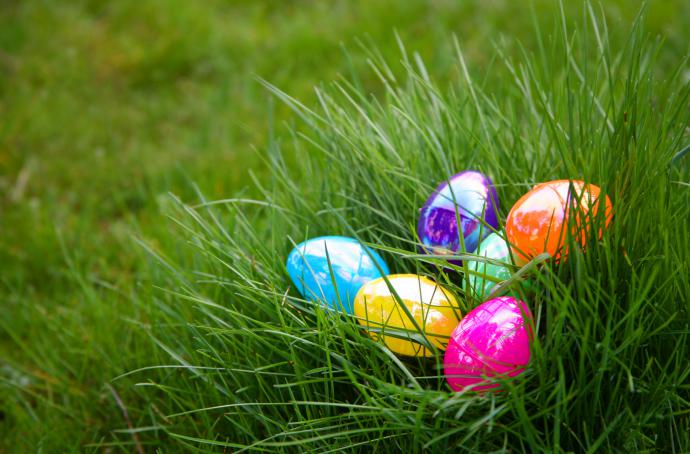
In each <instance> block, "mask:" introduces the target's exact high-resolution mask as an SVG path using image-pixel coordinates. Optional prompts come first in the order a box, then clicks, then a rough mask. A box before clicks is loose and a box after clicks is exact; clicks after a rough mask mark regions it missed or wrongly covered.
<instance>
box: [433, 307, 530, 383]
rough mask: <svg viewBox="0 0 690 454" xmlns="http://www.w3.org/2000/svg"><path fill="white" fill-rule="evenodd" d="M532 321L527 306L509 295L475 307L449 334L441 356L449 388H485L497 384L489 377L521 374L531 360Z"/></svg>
mask: <svg viewBox="0 0 690 454" xmlns="http://www.w3.org/2000/svg"><path fill="white" fill-rule="evenodd" d="M526 319H528V320H526ZM531 324H532V314H531V312H530V311H529V308H528V307H527V305H526V304H525V303H524V302H522V301H519V300H517V299H515V298H513V297H511V296H503V297H499V298H494V299H491V300H489V301H487V302H485V303H483V304H480V305H479V306H477V307H476V308H475V309H474V310H473V311H471V312H470V313H469V314H467V315H466V316H465V318H463V319H462V321H460V324H459V325H458V326H457V327H456V328H455V330H454V331H453V333H452V334H451V335H450V342H449V343H448V348H447V350H446V353H445V357H444V359H443V368H444V370H445V374H446V380H448V384H449V385H450V387H451V388H453V390H454V391H460V390H462V389H463V388H465V387H467V386H470V385H475V386H473V387H472V389H473V390H475V391H485V390H488V389H492V388H496V387H497V386H498V384H497V383H491V381H490V377H495V376H499V375H500V376H509V377H514V376H516V375H519V374H520V373H522V372H523V371H524V369H525V366H526V365H527V364H528V363H529V359H530V339H531V337H532V331H531ZM478 384H479V385H478Z"/></svg>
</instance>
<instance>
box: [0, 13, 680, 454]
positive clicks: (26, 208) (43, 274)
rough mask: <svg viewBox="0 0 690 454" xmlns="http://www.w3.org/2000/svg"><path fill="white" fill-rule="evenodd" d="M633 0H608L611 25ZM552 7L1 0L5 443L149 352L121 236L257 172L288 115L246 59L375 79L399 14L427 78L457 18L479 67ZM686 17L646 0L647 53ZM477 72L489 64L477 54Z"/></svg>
mask: <svg viewBox="0 0 690 454" xmlns="http://www.w3.org/2000/svg"><path fill="white" fill-rule="evenodd" d="M568 3H569V4H568V5H565V6H564V8H565V10H566V16H567V17H568V18H569V19H571V20H573V21H575V22H577V21H579V20H580V18H581V15H582V4H580V3H579V2H568ZM640 5H641V3H640V2H628V1H623V0H616V1H608V2H605V3H604V4H603V5H602V8H603V9H604V10H605V12H606V15H607V17H608V18H609V21H610V28H611V34H612V36H613V38H614V40H615V39H616V36H617V30H618V28H617V24H620V23H625V24H627V23H629V22H630V21H632V20H633V18H634V16H635V14H636V13H637V11H638V8H639V7H640ZM558 8H559V6H558V5H557V4H556V3H554V2H549V1H541V0H534V1H533V2H531V3H526V2H525V3H523V2H511V1H508V0H485V1H463V2H457V1H441V0H439V1H431V2H405V1H395V2H394V1H385V0H369V1H340V2H337V1H335V2H316V1H286V2H271V1H231V2H228V1H213V0H208V1H204V2H184V1H178V0H170V1H163V0H136V1H128V0H124V1H113V2H102V1H96V0H94V1H87V0H81V1H80V0H75V1H69V2H48V1H39V0H26V1H20V0H4V1H2V2H0V265H1V268H0V270H1V274H0V301H1V304H2V306H1V307H0V439H3V440H4V442H0V446H3V443H4V446H5V448H6V449H9V450H12V448H13V447H16V446H17V443H19V441H18V440H23V443H26V446H32V447H34V446H46V447H51V446H52V447H55V446H72V447H74V448H76V447H79V446H82V445H83V444H84V443H96V444H98V443H99V442H101V441H103V440H107V439H108V433H109V431H110V430H112V429H113V428H114V427H121V426H122V425H123V420H122V415H121V413H120V410H119V408H118V406H117V403H116V402H115V401H114V399H113V397H112V396H111V393H110V392H109V390H108V388H107V387H106V383H107V382H108V381H109V380H110V379H111V378H112V377H114V376H116V375H119V374H121V373H123V372H125V371H127V370H130V369H133V368H135V367H139V366H142V365H146V364H148V360H149V359H150V358H149V356H148V355H149V354H150V351H151V350H152V347H151V346H149V344H150V341H149V339H148V338H146V337H145V336H144V335H142V334H140V333H139V332H138V331H137V330H136V329H135V328H133V325H132V324H129V323H126V321H127V320H138V321H141V322H144V323H145V322H146V321H147V319H146V317H150V316H152V314H143V313H139V312H137V310H136V309H135V306H134V305H133V304H132V303H131V301H132V300H133V299H136V298H145V297H146V282H147V273H148V271H147V270H148V268H147V263H146V262H145V260H144V259H143V258H142V253H141V251H140V249H139V247H138V246H137V245H136V244H135V243H134V242H133V241H132V238H133V237H135V236H140V237H144V238H146V239H147V240H148V241H149V242H151V243H153V244H160V246H161V248H162V249H165V248H166V247H168V248H174V244H175V241H176V238H175V237H174V236H173V235H172V234H171V232H170V227H169V225H168V223H167V221H166V219H165V218H164V217H163V216H162V215H161V214H160V210H159V204H160V203H162V202H161V201H162V200H163V199H164V196H165V194H167V193H168V192H173V193H175V194H178V195H180V196H181V198H182V199H183V200H184V199H189V198H191V197H193V188H192V182H193V183H196V184H197V185H198V186H199V187H200V188H201V190H202V191H203V192H204V193H205V194H206V195H207V196H208V197H209V198H223V197H228V196H231V195H233V194H236V193H238V192H244V193H246V191H251V190H250V189H245V186H246V185H247V184H248V183H249V181H250V180H249V178H250V170H251V171H253V172H254V173H255V174H256V175H258V176H259V177H260V178H261V177H262V176H265V173H264V170H263V165H262V163H261V153H262V151H261V150H262V149H263V147H264V145H265V144H266V142H267V138H268V131H269V127H270V125H271V121H269V119H270V118H272V119H273V123H274V124H276V125H278V128H279V127H280V126H279V125H280V124H281V123H282V122H292V121H294V118H293V117H292V116H291V114H290V112H288V109H287V108H286V107H285V106H283V105H281V104H276V103H274V102H272V101H271V97H270V95H269V94H268V93H267V91H266V90H265V89H264V88H263V87H262V86H261V85H260V84H259V83H257V81H256V78H257V77H261V78H263V79H266V80H268V81H270V82H271V83H272V84H274V85H276V86H278V87H279V88H281V89H282V90H284V91H286V92H287V93H290V94H291V95H292V96H294V97H295V98H297V99H300V100H301V101H303V102H304V103H305V104H307V105H309V104H311V103H313V102H314V100H315V96H314V94H313V91H312V87H313V86H315V85H318V84H320V83H322V82H326V81H330V80H333V79H335V78H338V77H339V76H340V75H345V76H347V75H348V74H349V73H350V72H351V71H353V70H356V71H358V72H360V75H361V76H363V77H362V78H361V80H362V83H363V84H364V86H365V87H366V89H367V90H368V91H370V92H373V93H377V92H378V91H379V90H380V89H381V87H380V86H379V83H378V82H377V79H376V77H375V75H374V74H370V73H367V70H366V65H367V54H366V52H365V51H364V49H363V47H362V46H361V45H360V44H359V43H360V42H361V43H363V46H364V47H365V48H368V49H371V48H373V47H376V48H377V49H379V51H380V52H381V53H382V54H383V56H384V58H385V59H387V60H389V61H398V60H399V59H400V57H399V55H400V52H399V48H398V44H397V42H396V34H395V33H396V32H397V33H398V34H399V36H400V38H401V40H402V41H403V42H404V43H405V45H406V47H407V48H408V50H410V51H417V52H419V53H420V54H421V55H422V56H423V57H424V59H425V62H426V63H427V66H428V67H429V69H430V71H433V73H434V76H435V78H436V79H440V80H443V79H444V78H447V77H450V76H451V72H452V71H453V66H452V63H453V62H454V61H453V58H454V55H453V52H451V47H452V39H451V38H452V36H453V34H455V35H457V37H458V39H459V41H460V43H461V45H462V46H463V50H464V52H465V56H466V58H467V59H468V62H469V64H470V65H472V66H473V67H475V68H479V72H481V70H483V69H488V68H490V67H491V60H490V58H491V55H493V52H492V43H493V42H497V41H505V42H507V43H508V48H509V49H510V48H513V49H514V50H515V52H518V51H519V49H518V47H517V45H512V43H514V42H515V41H516V40H520V41H521V42H522V43H523V44H524V46H525V48H526V49H528V50H529V49H530V45H531V44H532V43H533V41H532V40H533V33H532V30H533V24H534V23H535V22H537V23H539V22H545V23H551V22H552V21H553V17H554V14H553V13H554V11H556V10H557V9H558ZM689 21H690V3H688V2H687V1H683V0H670V1H663V2H662V1H652V2H649V5H648V17H647V27H646V29H647V30H648V31H649V32H650V33H651V34H652V35H660V36H663V37H664V38H665V39H666V41H667V44H666V46H665V47H664V54H663V55H662V58H661V62H662V66H661V67H660V68H659V71H660V72H662V73H663V71H664V70H665V67H664V66H663V63H664V62H665V63H667V64H668V67H672V66H674V65H675V64H677V60H678V59H679V58H681V57H682V56H683V55H685V53H686V52H687V50H688V41H689V40H688V38H690V33H688V31H687V24H688V22H689ZM620 36H623V35H622V34H621V35H620ZM621 39H622V38H621ZM511 45H512V47H511ZM344 48H347V53H346V52H345V51H344V50H343V49H344ZM367 76H369V77H368V78H367ZM486 83H497V84H500V83H501V80H500V77H495V78H492V74H491V73H490V71H489V72H488V73H487V74H486ZM293 165H299V163H293ZM153 316H155V314H153ZM128 398H129V399H137V398H138V397H137V396H136V395H134V394H132V395H131V396H126V395H123V399H124V400H126V399H128Z"/></svg>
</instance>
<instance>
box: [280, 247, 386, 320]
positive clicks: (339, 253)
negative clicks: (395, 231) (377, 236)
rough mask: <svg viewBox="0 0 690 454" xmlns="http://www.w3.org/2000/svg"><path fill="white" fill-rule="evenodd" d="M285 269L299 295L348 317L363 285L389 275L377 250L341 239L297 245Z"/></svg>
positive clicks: (289, 256)
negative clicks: (341, 312)
mask: <svg viewBox="0 0 690 454" xmlns="http://www.w3.org/2000/svg"><path fill="white" fill-rule="evenodd" d="M329 259H330V266H329ZM286 268H287V272H288V275H289V276H290V279H291V280H292V282H293V283H294V285H295V287H296V288H297V290H298V291H299V292H300V293H301V294H302V296H304V297H305V298H307V299H309V300H311V301H322V302H326V303H327V304H328V306H329V307H330V308H332V309H336V310H340V309H342V310H343V312H345V313H347V314H352V303H353V301H354V298H355V295H356V294H357V292H358V291H359V289H360V288H361V287H362V286H363V285H364V284H366V283H367V282H369V281H371V280H373V279H378V278H380V277H381V276H382V275H386V274H388V273H389V272H390V271H389V269H388V265H386V263H385V262H384V261H383V259H382V258H381V256H380V255H379V254H378V253H377V252H376V251H374V250H372V249H371V248H366V247H365V246H362V244H361V243H360V242H359V241H357V240H356V239H354V238H348V237H344V236H324V237H319V238H313V239H310V240H307V241H305V242H303V243H300V244H298V245H297V246H296V247H295V248H294V249H293V250H292V251H291V252H290V254H289V255H288V258H287V263H286ZM331 270H332V275H331ZM382 273H383V274H382Z"/></svg>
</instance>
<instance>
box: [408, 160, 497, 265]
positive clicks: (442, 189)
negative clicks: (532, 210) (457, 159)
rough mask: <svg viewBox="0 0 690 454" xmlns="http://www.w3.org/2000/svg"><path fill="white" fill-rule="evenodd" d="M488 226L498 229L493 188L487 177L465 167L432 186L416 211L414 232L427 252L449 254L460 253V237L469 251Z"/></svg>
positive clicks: (486, 230) (473, 248) (472, 249)
mask: <svg viewBox="0 0 690 454" xmlns="http://www.w3.org/2000/svg"><path fill="white" fill-rule="evenodd" d="M458 220H459V221H460V222H459V223H458ZM492 228H493V229H496V228H498V196H497V195H496V189H495V188H494V185H493V183H492V182H491V179H490V178H489V177H488V176H486V175H484V174H483V173H481V172H476V171H473V170H467V171H464V172H460V173H458V174H456V175H454V176H452V177H451V178H450V179H449V180H448V181H445V182H443V183H441V184H440V185H439V186H438V187H437V188H436V190H435V191H434V193H433V194H432V195H431V197H429V199H428V200H427V201H426V203H425V204H424V206H423V207H422V209H421V211H420V217H419V223H418V224H417V234H418V236H419V240H420V241H421V243H422V245H423V248H424V250H425V251H426V252H427V253H431V254H436V255H440V254H444V255H452V254H455V253H458V252H463V249H462V244H461V241H460V236H462V238H463V242H464V246H465V248H464V251H467V252H472V251H474V250H475V249H476V247H477V244H478V243H479V242H480V241H481V239H482V238H484V237H486V236H487V235H489V234H490V233H491V232H492Z"/></svg>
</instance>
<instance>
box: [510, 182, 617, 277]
mask: <svg viewBox="0 0 690 454" xmlns="http://www.w3.org/2000/svg"><path fill="white" fill-rule="evenodd" d="M571 189H572V191H571ZM599 194H600V189H599V187H597V186H595V185H593V184H585V183H584V182H582V181H571V180H556V181H549V182H546V183H541V184H538V185H537V186H535V187H534V188H532V190H530V191H529V192H528V193H526V194H525V195H523V196H522V197H521V198H520V199H519V200H518V201H517V202H516V203H515V205H513V207H512V208H511V210H510V213H509V214H508V218H507V219H506V236H507V239H508V242H509V243H510V244H511V246H512V247H513V251H514V253H515V259H516V261H517V262H518V263H523V264H524V263H526V262H528V261H529V260H531V259H532V258H534V257H535V256H537V255H539V254H541V253H543V252H548V253H549V254H550V255H551V256H552V257H554V258H555V260H556V261H559V260H561V259H562V258H565V257H566V256H567V252H568V251H567V248H565V247H564V245H565V243H566V234H567V226H568V225H569V224H570V225H571V226H572V228H573V231H572V235H573V236H574V237H575V238H577V240H578V242H579V243H580V244H581V245H583V246H584V245H585V242H586V238H587V236H588V231H589V225H590V224H591V222H592V220H593V219H595V218H596V215H597V211H598V209H599V205H600V200H599ZM605 210H606V211H605V215H606V220H605V226H608V224H609V223H610V222H611V214H612V206H611V200H610V199H609V198H608V196H607V197H606V199H605ZM571 217H572V221H574V222H572V223H570V222H569V221H570V220H571ZM602 233H603V232H602V231H600V232H599V234H600V235H601V234H602Z"/></svg>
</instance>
